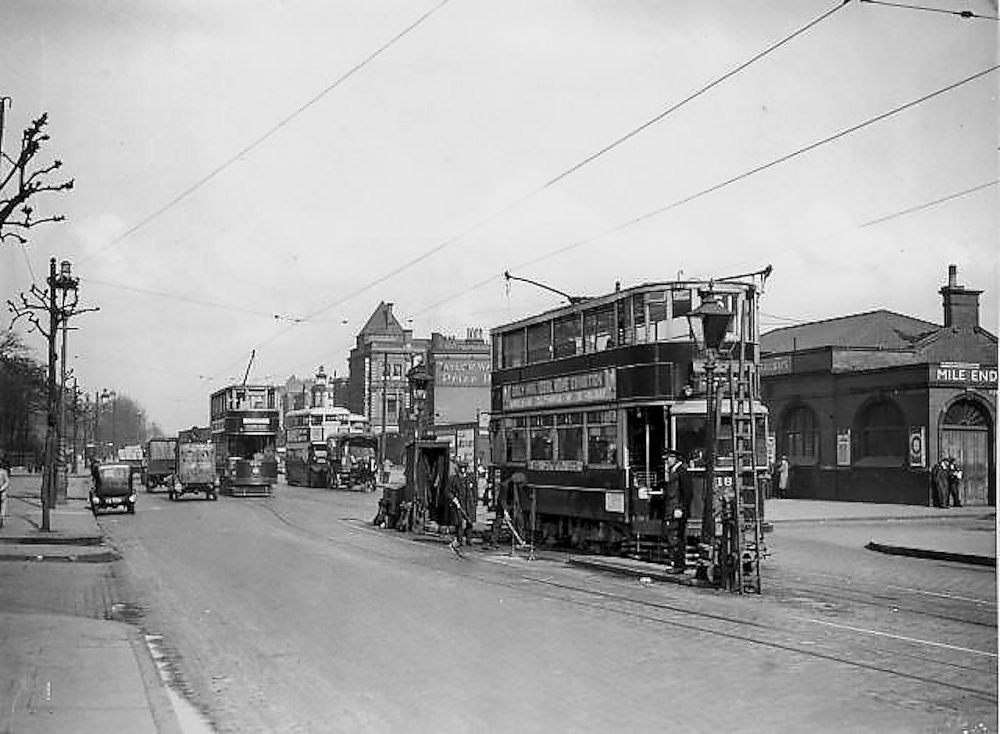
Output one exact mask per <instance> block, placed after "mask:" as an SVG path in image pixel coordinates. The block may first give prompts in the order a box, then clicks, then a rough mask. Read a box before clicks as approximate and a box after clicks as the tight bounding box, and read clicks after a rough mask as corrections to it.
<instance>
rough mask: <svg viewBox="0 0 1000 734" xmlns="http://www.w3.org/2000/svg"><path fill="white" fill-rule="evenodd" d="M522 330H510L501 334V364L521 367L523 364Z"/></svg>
mask: <svg viewBox="0 0 1000 734" xmlns="http://www.w3.org/2000/svg"><path fill="white" fill-rule="evenodd" d="M524 356H525V355H524V330H523V329H518V330H517V331H510V332H507V333H506V334H504V335H503V366H504V367H521V366H522V365H523V364H524Z"/></svg>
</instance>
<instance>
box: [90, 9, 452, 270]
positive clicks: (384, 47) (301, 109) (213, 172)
mask: <svg viewBox="0 0 1000 734" xmlns="http://www.w3.org/2000/svg"><path fill="white" fill-rule="evenodd" d="M447 3H448V0H441V1H440V2H439V3H438V4H437V5H435V6H434V7H433V8H431V9H430V10H428V11H427V12H426V13H424V14H423V15H421V16H420V17H419V18H417V19H416V20H415V21H413V22H412V23H410V25H408V26H406V28H404V29H403V30H401V31H400V32H399V33H397V34H396V35H394V36H393V37H392V38H390V39H389V40H388V41H386V42H385V43H383V44H382V45H381V46H379V47H378V48H377V49H375V50H374V51H373V52H372V53H370V54H369V55H368V56H366V57H365V58H364V59H362V60H361V61H359V62H358V63H357V64H355V65H354V66H353V67H351V68H350V69H348V70H347V71H346V72H344V73H343V74H341V75H340V76H339V77H338V78H337V79H336V80H335V81H334V82H332V83H331V84H329V85H327V86H326V87H325V88H324V89H323V90H321V91H320V92H319V93H318V94H316V95H314V96H313V97H312V98H310V99H309V100H308V101H306V102H305V103H303V104H301V105H299V107H297V108H296V109H295V110H294V111H293V112H291V113H290V114H288V115H286V116H285V117H284V118H282V119H281V120H280V121H279V122H278V123H277V124H275V125H273V126H272V127H271V128H270V129H268V130H267V131H266V132H265V133H264V134H263V135H260V136H259V137H257V138H256V139H255V140H253V141H252V142H251V143H249V144H247V145H245V146H244V147H243V148H241V149H240V150H239V151H238V152H237V153H235V154H234V155H232V156H230V157H229V158H227V159H226V160H225V161H224V162H223V163H221V164H220V165H218V166H216V167H215V168H214V169H212V170H211V171H210V172H209V173H207V174H206V175H204V176H202V177H201V178H200V179H198V180H197V181H195V182H194V183H193V184H191V185H190V186H188V187H187V188H186V189H184V190H183V191H181V192H180V193H179V194H177V195H176V196H175V197H174V198H172V199H171V200H170V201H168V202H167V203H166V204H164V205H163V206H161V207H160V208H159V209H157V210H156V211H154V212H152V213H151V214H148V215H146V216H145V217H143V218H142V219H140V220H139V221H138V222H136V223H135V224H133V225H132V226H131V227H129V228H128V229H127V230H125V231H124V232H122V233H121V234H120V235H118V236H117V237H116V238H115V239H113V240H112V241H111V242H109V243H108V244H107V245H105V246H104V247H102V248H100V249H97V250H95V251H94V252H92V253H90V254H89V255H86V256H85V257H84V258H83V260H84V261H86V260H89V259H90V258H92V257H94V256H95V255H98V254H100V253H102V252H106V251H107V250H110V249H111V248H113V247H115V246H117V245H118V244H120V243H121V242H123V241H124V240H126V239H127V238H128V237H130V236H131V235H133V234H135V233H136V232H138V231H139V230H140V229H142V228H143V227H145V226H146V225H147V224H149V223H150V222H152V221H153V220H155V219H157V218H159V217H160V216H161V215H163V214H164V213H165V212H167V211H169V210H170V209H171V208H173V207H174V206H176V205H177V204H179V203H180V202H181V201H183V200H184V199H186V198H187V197H189V196H190V195H191V194H193V193H194V192H195V191H197V190H198V189H200V188H201V187H202V186H204V185H205V184H207V183H208V182H209V181H211V180H212V179H213V178H215V177H216V176H218V175H219V174H220V173H222V172H223V171H225V170H226V169H227V168H229V167H230V166H231V165H233V164H234V163H236V161H238V160H239V159H240V158H242V157H243V156H245V155H246V154H247V153H249V152H250V151H252V150H253V149H254V148H256V147H257V146H259V145H260V144H261V143H263V142H265V141H266V140H267V139H268V138H270V137H271V136H273V135H274V134H275V133H276V132H278V131H279V130H281V128H283V127H285V125H287V124H288V123H290V122H291V121H292V120H294V119H295V118H296V117H298V116H299V115H301V114H302V113H303V112H305V111H306V110H308V109H309V108H310V107H312V106H313V105H315V104H316V103H317V102H319V101H320V100H321V99H322V98H323V97H325V96H326V95H327V94H329V93H330V92H332V91H333V90H334V89H336V88H337V87H339V86H340V85H341V84H343V83H344V82H345V81H347V80H348V79H350V78H351V77H352V76H354V74H356V73H357V72H359V71H361V69H363V68H364V67H365V66H367V65H368V64H369V63H371V62H372V61H374V60H375V59H376V58H377V57H378V56H380V55H381V54H382V53H384V52H385V51H387V50H388V49H389V47H390V46H392V45H393V44H395V43H396V42H397V41H399V40H400V39H402V38H403V37H404V36H406V35H407V34H408V33H410V32H411V31H413V30H414V29H415V28H417V26H419V25H420V24H421V23H423V22H424V21H425V20H427V19H428V18H430V17H431V16H432V15H434V13H436V12H437V11H438V10H440V9H441V8H442V7H443V6H444V5H446V4H447Z"/></svg>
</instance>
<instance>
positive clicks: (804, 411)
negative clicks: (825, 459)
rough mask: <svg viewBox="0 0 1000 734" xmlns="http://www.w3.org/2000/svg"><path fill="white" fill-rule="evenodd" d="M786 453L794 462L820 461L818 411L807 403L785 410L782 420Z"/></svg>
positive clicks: (809, 462)
mask: <svg viewBox="0 0 1000 734" xmlns="http://www.w3.org/2000/svg"><path fill="white" fill-rule="evenodd" d="M781 433H782V438H783V442H782V445H783V447H784V449H783V450H784V453H785V454H787V455H788V460H789V461H790V462H791V463H792V464H815V463H816V462H817V461H819V428H818V426H817V422H816V413H814V412H813V410H812V408H810V407H809V406H807V405H799V406H796V407H793V408H790V409H789V410H787V411H786V412H785V415H784V417H783V419H782V422H781Z"/></svg>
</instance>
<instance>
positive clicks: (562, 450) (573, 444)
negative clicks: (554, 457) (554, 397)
mask: <svg viewBox="0 0 1000 734" xmlns="http://www.w3.org/2000/svg"><path fill="white" fill-rule="evenodd" d="M556 451H557V453H558V458H559V459H562V460H563V461H582V460H583V413H559V414H558V415H556Z"/></svg>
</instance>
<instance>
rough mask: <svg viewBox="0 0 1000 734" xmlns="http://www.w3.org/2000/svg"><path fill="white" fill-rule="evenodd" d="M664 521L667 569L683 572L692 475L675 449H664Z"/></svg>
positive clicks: (691, 492)
mask: <svg viewBox="0 0 1000 734" xmlns="http://www.w3.org/2000/svg"><path fill="white" fill-rule="evenodd" d="M663 459H664V464H663V481H662V482H661V483H660V489H661V491H662V492H663V509H664V518H663V519H664V523H665V525H666V540H667V555H668V557H669V563H668V565H667V572H668V573H683V571H684V566H685V559H684V556H685V552H686V546H687V520H688V516H689V515H690V514H691V498H692V495H693V494H694V492H693V487H692V484H691V475H690V474H688V471H687V467H685V466H684V462H682V461H681V457H680V456H679V455H678V453H677V452H676V451H670V450H668V451H665V452H664V453H663Z"/></svg>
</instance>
